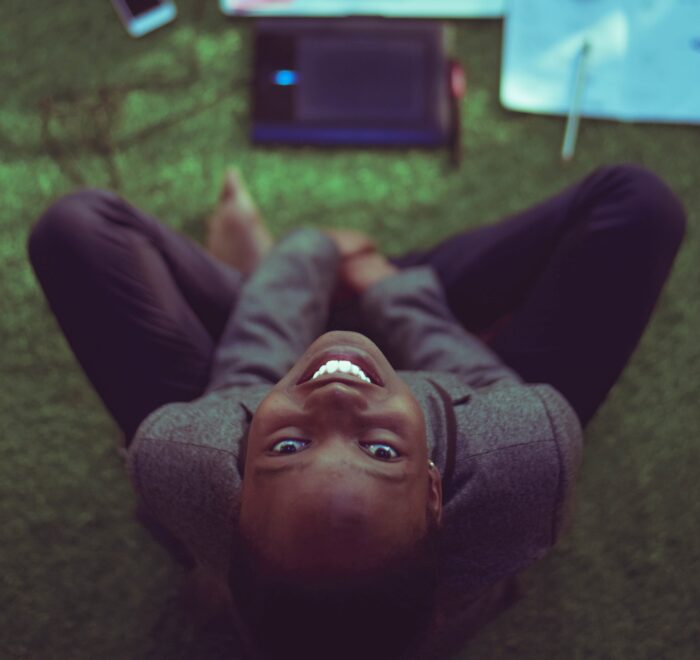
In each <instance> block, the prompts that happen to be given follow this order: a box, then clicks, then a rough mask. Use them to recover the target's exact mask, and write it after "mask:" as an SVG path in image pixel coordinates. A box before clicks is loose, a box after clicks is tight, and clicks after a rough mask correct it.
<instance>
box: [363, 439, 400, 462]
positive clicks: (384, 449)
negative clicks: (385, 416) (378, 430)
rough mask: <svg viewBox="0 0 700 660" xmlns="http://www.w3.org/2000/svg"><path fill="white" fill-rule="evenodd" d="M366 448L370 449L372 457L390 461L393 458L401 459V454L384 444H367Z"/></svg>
mask: <svg viewBox="0 0 700 660" xmlns="http://www.w3.org/2000/svg"><path fill="white" fill-rule="evenodd" d="M365 446H366V447H367V448H368V449H369V453H370V454H372V456H374V457H375V458H379V459H381V460H387V461H388V460H390V459H392V458H398V457H399V452H397V451H396V449H394V448H393V447H392V446H391V445H387V444H386V443H384V442H372V443H368V444H366V445H365ZM375 449H376V451H375Z"/></svg>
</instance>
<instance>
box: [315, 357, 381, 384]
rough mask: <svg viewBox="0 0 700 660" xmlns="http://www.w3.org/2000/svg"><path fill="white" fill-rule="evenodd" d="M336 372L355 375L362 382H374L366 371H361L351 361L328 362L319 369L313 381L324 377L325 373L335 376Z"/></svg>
mask: <svg viewBox="0 0 700 660" xmlns="http://www.w3.org/2000/svg"><path fill="white" fill-rule="evenodd" d="M336 371H340V372H341V373H345V374H348V373H350V374H353V375H354V376H357V377H358V378H359V379H360V380H363V381H364V382H365V383H371V382H372V381H371V380H370V379H369V378H368V377H367V375H366V374H365V372H364V371H362V369H360V367H358V366H357V365H356V364H353V363H352V362H350V361H349V360H329V361H328V362H326V364H324V365H322V366H321V367H319V369H318V371H316V373H315V374H314V375H313V376H311V380H314V379H316V378H318V377H319V376H323V374H325V373H329V374H333V373H335V372H336Z"/></svg>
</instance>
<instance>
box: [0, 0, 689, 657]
mask: <svg viewBox="0 0 700 660" xmlns="http://www.w3.org/2000/svg"><path fill="white" fill-rule="evenodd" d="M38 4H39V5H43V7H40V8H37V3H20V2H19V1H18V0H13V1H10V2H7V3H5V7H4V8H5V11H4V12H3V20H2V23H0V37H1V38H0V55H1V57H0V62H2V65H1V68H0V85H1V88H2V90H3V104H2V106H1V109H0V155H1V156H2V157H1V159H0V161H1V162H0V192H1V198H0V199H1V201H2V210H1V211H0V228H1V231H2V237H1V239H0V268H1V279H0V282H1V284H0V287H1V288H0V294H1V296H2V298H1V299H2V309H3V313H2V317H1V318H0V328H1V332H2V335H1V338H2V349H3V350H2V351H1V352H0V360H1V365H2V366H1V373H2V376H3V387H2V389H1V390H0V420H1V421H2V434H1V436H0V519H1V520H2V526H1V530H2V531H1V532H0V603H1V605H0V609H1V612H2V614H1V615H0V657H1V658H37V659H41V660H44V659H51V658H60V659H63V658H65V659H70V660H79V659H83V658H84V659H85V660H93V659H94V658H115V659H122V658H124V659H129V658H158V659H168V660H171V659H175V658H183V659H187V660H190V659H192V658H207V659H210V658H223V657H226V654H225V651H224V650H223V649H224V648H225V642H226V640H221V639H216V638H213V637H207V636H203V635H198V636H195V637H189V636H188V635H187V633H186V632H185V630H184V628H183V627H182V625H181V615H180V613H179V611H178V609H177V608H176V607H174V606H173V604H172V602H171V601H172V598H173V597H174V595H175V594H176V589H177V583H178V579H179V571H178V569H177V568H176V567H175V566H174V565H173V564H172V562H171V561H170V559H169V558H168V557H167V556H166V555H165V553H164V552H163V551H162V550H161V549H160V548H159V547H157V546H156V545H155V544H154V543H153V542H152V541H151V540H150V538H149V537H148V536H147V535H146V533H145V532H144V531H143V530H142V529H141V528H140V527H139V526H138V525H137V523H136V522H135V521H134V520H133V517H132V510H133V505H134V497H133V495H132V492H131V489H130V486H129V483H128V482H127V479H126V477H125V475H124V474H123V471H122V466H121V464H120V461H119V458H118V457H117V454H116V452H115V445H114V442H115V440H116V438H117V436H118V432H117V427H116V425H115V424H114V422H113V421H112V420H111V418H110V417H109V416H108V414H107V412H106V411H105V409H104V408H103V407H102V404H101V402H100V400H99V399H98V397H97V395H96V394H95V393H94V392H93V391H92V389H91V387H90V385H89V383H88V381H87V380H86V378H85V377H84V375H83V373H82V372H81V370H80V368H79V366H78V364H77V362H76V361H75V359H74V357H73V355H72V353H71V352H70V350H69V348H68V346H67V344H66V342H65V340H64V338H63V336H62V335H61V333H60V331H59V328H58V326H57V324H56V322H55V320H54V318H53V317H52V315H51V313H50V311H49V310H48V307H47V305H46V303H45V301H44V299H43V296H42V294H41V291H40V289H39V286H38V284H37V282H36V281H35V279H34V277H33V273H32V272H31V270H30V266H29V264H28V261H27V258H26V252H25V243H26V239H27V235H28V232H29V229H30V227H31V225H32V223H33V222H34V221H35V219H36V218H37V217H38V215H39V214H40V213H41V211H42V210H43V209H44V208H45V207H46V206H47V205H48V204H49V203H51V201H52V200H54V199H56V198H57V197H58V196H60V195H63V194H65V193H67V192H69V191H70V190H72V189H74V188H77V187H80V186H101V187H108V188H113V189H115V190H117V191H118V192H120V193H121V194H122V195H123V196H125V197H126V198H127V199H129V200H130V201H131V202H132V203H134V204H136V205H138V206H141V207H142V208H143V209H144V210H146V211H147V212H149V213H151V214H154V215H156V216H158V217H160V218H162V219H163V221H164V222H165V223H167V224H168V225H170V226H171V227H174V228H176V229H178V230H180V231H182V232H184V233H186V234H188V235H190V236H192V237H193V238H195V239H197V240H201V239H202V237H203V234H204V223H205V220H206V218H207V216H208V214H209V213H210V210H211V208H212V204H213V202H214V200H215V197H216V195H217V192H218V188H219V185H220V180H221V175H222V174H223V171H224V168H225V166H226V165H228V164H230V163H235V164H238V165H239V166H240V167H241V169H242V170H243V172H244V175H245V176H246V178H247V180H248V182H249V184H250V187H251V190H252V192H253V194H254V196H255V197H256V199H257V200H258V203H259V205H260V207H261V209H262V211H263V213H264V215H265V216H266V218H267V219H268V221H269V224H270V226H271V228H272V230H273V232H274V233H275V234H277V235H280V234H282V233H284V232H286V231H287V230H289V229H291V228H292V227H295V226H298V225H300V224H311V225H331V226H338V227H353V228H358V229H362V230H366V231H368V232H370V233H372V234H373V235H374V236H376V237H377V238H378V240H379V242H380V244H381V245H382V246H383V248H384V249H385V250H386V251H388V252H400V251H402V250H406V249H409V248H413V247H418V246H421V245H426V244H432V243H435V242H436V241H438V240H440V239H441V238H443V237H445V236H447V235H449V234H451V233H453V232H455V231H457V230H459V229H461V228H466V227H472V226H478V225H480V224H483V223H487V222H492V221H496V220H497V219H498V218H500V217H502V216H503V215H505V214H507V213H510V212H512V211H515V210H517V209H520V208H522V207H523V206H525V205H526V204H530V203H532V202H535V201H537V200H539V199H541V198H542V197H544V196H546V195H548V194H550V193H553V192H555V191H557V190H558V189H560V188H562V187H563V186H565V185H567V184H569V183H571V182H573V181H575V180H576V179H578V178H580V177H581V176H583V175H584V174H586V173H587V172H589V171H590V170H591V169H593V168H594V167H596V166H598V165H601V164H608V163H614V162H620V161H632V162H636V163H639V164H642V165H645V166H647V167H649V168H651V169H652V170H655V171H656V172H658V173H659V174H660V175H661V176H662V177H663V178H664V179H665V180H666V181H667V182H668V183H669V185H670V186H671V187H672V188H673V189H674V190H675V191H676V193H677V194H678V195H679V196H680V197H681V199H682V200H683V202H684V204H685V206H686V208H687V210H688V234H687V238H686V241H685V243H684V245H683V247H682V250H681V252H680V254H679V256H678V259H677V261H676V264H675V267H674V269H673V272H672V275H671V277H670V279H669V281H668V284H667V286H666V288H665V289H664V292H663V294H662V297H661V299H660V301H659V304H658V306H657V309H656V311H655V314H654V316H653V318H652V321H651V323H650V325H649V327H648V330H647V332H646V334H645V335H644V337H643V339H642V341H641V343H640V345H639V347H638V349H637V351H636V352H635V354H634V355H633V357H632V360H631V361H630V363H629V365H628V367H627V369H626V371H625V372H624V374H623V376H622V378H621V379H620V381H619V382H618V384H617V385H616V386H615V388H614V389H613V390H612V392H611V394H610V396H609V398H608V400H607V401H606V402H605V404H604V405H603V407H602V408H601V409H600V411H599V413H598V414H597V416H596V417H595V419H594V420H593V422H592V423H591V424H590V426H589V427H588V429H587V446H586V450H585V457H584V464H583V468H582V472H581V478H580V482H579V487H578V506H577V515H576V519H575V525H574V527H573V529H572V530H571V532H570V534H569V535H568V536H567V537H566V538H565V539H564V540H563V541H562V542H561V544H560V545H559V546H558V547H557V548H556V549H555V551H554V552H553V553H552V554H551V555H550V556H548V557H547V558H546V559H545V560H544V561H542V562H540V563H539V564H537V565H535V566H533V567H532V568H530V569H529V570H528V571H527V572H526V573H525V575H524V580H525V583H526V585H527V586H528V588H529V591H528V594H527V596H526V597H525V598H524V599H523V600H522V601H521V602H520V603H519V604H518V605H516V606H515V607H514V608H513V609H512V610H510V611H509V612H507V613H506V614H505V615H504V616H502V617H501V618H500V619H499V620H498V621H496V622H495V623H493V624H492V625H491V626H490V627H488V628H487V629H485V630H484V631H483V632H482V633H481V634H480V635H479V636H478V638H477V639H475V640H474V641H473V642H472V643H471V644H470V645H469V646H468V647H465V649H464V651H463V652H462V653H461V654H459V656H458V657H460V658H480V659H484V658H497V659H506V658H518V659H519V660H523V659H524V660H541V659H542V658H548V659H552V660H571V659H574V660H575V659H579V658H596V659H603V658H615V659H617V658H623V659H628V658H630V659H635V660H636V659H639V658H672V659H673V660H684V659H688V660H690V659H691V658H697V657H698V655H697V654H698V649H699V648H700V627H699V624H698V621H699V620H700V618H699V617H698V616H697V603H698V602H700V581H699V580H698V577H697V576H698V574H700V557H699V551H698V547H699V546H698V536H697V534H698V532H697V523H698V520H699V519H700V505H699V503H700V485H699V483H700V479H698V474H700V455H699V450H698V431H699V430H700V418H699V417H700V416H699V415H698V401H699V399H700V397H699V393H700V382H699V381H700V348H699V346H700V342H698V330H699V329H700V323H699V321H700V318H699V317H700V310H699V306H698V305H699V303H698V284H699V283H700V277H699V273H698V267H697V264H698V263H700V239H699V238H698V235H697V231H698V224H699V223H700V185H698V184H699V176H698V173H699V172H700V129H698V128H697V127H675V126H641V125H627V124H619V123H615V122H602V121H588V120H587V121H584V122H583V125H582V130H581V133H580V136H579V144H578V152H577V155H576V159H575V161H574V162H573V163H572V164H570V165H569V166H567V167H563V166H562V165H561V164H560V162H559V159H558V152H559V148H560V144H561V138H562V133H563V119H561V118H550V117H536V116H528V115H520V114H513V113H508V112H506V111H504V110H503V109H502V108H501V107H500V105H499V100H498V80H499V66H500V43H501V27H502V26H501V23H500V22H499V21H487V22H463V23H460V24H458V27H457V29H456V43H455V49H456V53H457V55H458V56H459V57H460V58H461V60H462V61H463V62H464V63H465V64H466V65H467V68H468V71H469V87H470V89H469V98H468V102H467V104H466V105H465V107H464V110H463V122H464V126H465V130H466V134H465V146H466V150H465V161H464V164H463V166H462V168H461V169H460V170H459V171H457V172H455V171H452V170H450V169H449V167H448V166H447V161H446V155H445V154H444V153H441V152H430V151H421V150H407V151H403V152H389V151H373V150H349V149H346V150H344V149H338V150H333V151H319V150H315V149H310V148H304V149H290V148H278V149H254V148H253V147H252V146H251V145H250V144H249V142H248V139H247V132H248V94H247V86H246V81H247V79H248V77H249V75H250V74H249V72H250V61H251V52H250V46H251V31H250V24H240V23H235V22H231V21H228V20H226V19H225V18H224V17H223V16H221V15H220V14H219V12H218V9H217V6H216V3H215V2H214V0H210V1H207V2H204V1H198V2H195V1H194V0H193V1H191V2H185V0H181V1H180V2H179V3H178V6H179V10H180V16H179V17H178V19H177V21H176V23H174V24H173V25H172V26H170V27H167V28H165V29H163V30H160V31H158V32H157V33H154V34H153V35H151V36H148V37H146V38H144V39H142V40H139V41H135V40H132V39H131V38H130V37H128V35H127V34H126V33H125V31H124V30H123V29H122V27H121V26H120V25H119V23H118V21H117V17H116V14H115V13H114V11H113V10H112V8H111V7H110V6H109V3H108V2H107V1H106V0H105V1H104V2H90V3H87V2H79V1H78V0H64V2H40V3H38Z"/></svg>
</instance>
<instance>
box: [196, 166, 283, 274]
mask: <svg viewBox="0 0 700 660" xmlns="http://www.w3.org/2000/svg"><path fill="white" fill-rule="evenodd" d="M273 245H274V240H273V238H272V236H271V235H270V232H269V231H268V229H267V227H266V226H265V222H264V221H263V219H262V216H261V215H260V212H259V211H258V208H257V206H256V205H255V202H254V201H253V198H252V196H251V194H250V192H249V191H248V188H247V186H246V184H245V181H244V180H243V177H242V175H241V173H240V171H239V170H238V169H237V168H231V169H229V170H227V171H226V175H225V177H224V185H223V188H222V190H221V194H220V196H219V205H218V207H217V209H216V210H215V211H214V214H213V215H212V216H211V218H210V219H209V231H208V234H207V239H206V248H207V250H209V252H210V253H211V254H213V255H214V256H215V257H216V258H217V259H220V260H221V261H223V262H224V263H226V264H228V265H229V266H233V267H234V268H236V269H238V270H240V271H241V272H242V273H245V274H249V273H252V272H253V271H254V270H255V268H256V267H257V265H258V264H259V263H260V261H261V260H262V258H263V257H264V256H265V255H266V254H267V253H268V252H269V251H270V250H271V249H272V246H273Z"/></svg>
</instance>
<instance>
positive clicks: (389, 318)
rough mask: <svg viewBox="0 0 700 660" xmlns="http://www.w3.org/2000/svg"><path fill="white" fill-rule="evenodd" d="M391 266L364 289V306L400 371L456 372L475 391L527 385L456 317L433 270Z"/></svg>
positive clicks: (374, 332) (365, 314)
mask: <svg viewBox="0 0 700 660" xmlns="http://www.w3.org/2000/svg"><path fill="white" fill-rule="evenodd" d="M387 263H388V262H387ZM389 266H390V268H391V269H393V270H388V269H386V268H385V269H384V275H383V276H381V277H378V278H374V280H373V281H371V282H370V284H369V285H368V286H367V288H366V289H364V290H361V298H360V305H361V309H362V312H363V317H364V320H365V323H366V324H367V326H368V328H369V329H370V331H371V333H372V336H373V337H374V338H375V340H376V341H377V342H378V343H380V345H381V346H383V347H386V348H387V351H388V353H389V354H390V356H391V358H392V359H393V362H394V366H395V367H396V368H398V369H404V370H416V371H444V372H449V373H454V374H456V375H458V376H460V377H462V378H463V379H464V380H465V381H466V382H467V384H469V385H471V386H472V387H485V386H487V385H491V384H492V383H494V382H496V381H502V380H505V381H510V382H515V383H521V382H522V379H521V378H520V376H518V374H516V373H515V372H514V371H513V370H511V369H509V368H508V367H507V366H506V365H505V364H504V363H503V362H502V361H501V359H500V358H499V357H498V355H497V354H496V353H494V352H493V351H492V350H491V349H490V348H489V347H488V346H487V345H486V344H485V343H484V342H483V341H482V340H481V339H479V338H478V337H476V336H475V335H474V334H472V333H470V332H468V331H467V330H465V329H464V328H463V327H462V326H461V324H460V323H459V322H458V321H457V319H455V318H454V316H453V315H452V312H451V311H450V309H449V307H448V305H447V301H446V300H445V294H444V291H443V289H442V285H441V284H440V282H439V281H438V279H437V277H436V275H435V273H434V271H433V270H432V269H431V268H430V267H427V266H420V267H414V268H408V269H405V270H402V271H399V270H397V269H396V268H394V267H393V266H391V264H389Z"/></svg>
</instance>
